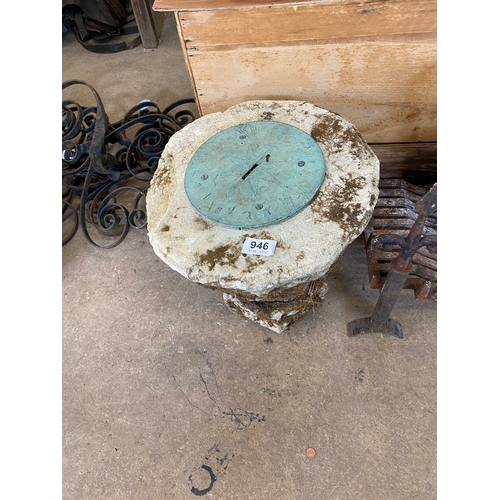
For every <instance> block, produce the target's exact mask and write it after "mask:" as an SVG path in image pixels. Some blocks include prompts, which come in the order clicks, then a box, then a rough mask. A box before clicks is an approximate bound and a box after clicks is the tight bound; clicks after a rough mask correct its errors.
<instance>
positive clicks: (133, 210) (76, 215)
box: [62, 80, 195, 249]
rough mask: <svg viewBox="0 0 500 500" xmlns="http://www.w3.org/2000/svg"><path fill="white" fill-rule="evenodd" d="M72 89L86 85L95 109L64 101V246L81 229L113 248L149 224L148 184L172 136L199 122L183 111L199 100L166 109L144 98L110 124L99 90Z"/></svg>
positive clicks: (96, 242) (65, 85)
mask: <svg viewBox="0 0 500 500" xmlns="http://www.w3.org/2000/svg"><path fill="white" fill-rule="evenodd" d="M72 85H84V86H86V87H87V88H88V89H89V90H90V91H91V92H92V94H93V96H94V99H95V106H92V107H83V106H81V105H80V104H78V103H77V102H76V101H73V100H63V102H62V187H63V189H62V222H63V240H62V244H63V245H65V244H67V243H68V242H69V241H70V240H71V239H72V238H73V237H74V236H75V234H76V233H77V232H78V229H79V228H80V229H81V230H82V232H83V234H84V236H85V238H86V239H87V240H88V241H89V242H90V243H91V244H92V245H95V246H97V247H100V248H104V249H109V248H114V247H116V246H117V245H118V244H120V243H121V242H122V241H123V240H124V239H125V237H126V236H127V234H128V232H129V230H130V229H131V228H138V229H140V228H143V227H144V226H145V225H146V211H145V198H146V192H147V189H148V188H149V183H150V181H151V179H152V177H153V175H154V173H155V171H156V168H157V166H158V161H159V160H160V157H161V154H162V152H163V150H164V148H165V145H166V144H167V142H168V141H169V139H170V137H172V135H173V134H175V132H177V131H178V130H180V129H181V128H182V127H184V126H186V125H187V124H188V123H191V122H192V121H193V120H194V119H195V116H194V113H193V112H192V111H190V110H189V109H187V108H185V107H184V106H186V105H189V104H194V102H195V101H194V99H182V100H179V101H176V102H174V103H172V104H170V105H169V106H168V107H167V108H165V109H163V110H161V108H160V107H159V106H158V105H157V104H156V103H154V102H152V101H149V100H145V101H142V102H140V103H139V104H137V105H135V106H134V107H133V108H131V109H130V110H129V111H128V112H127V113H126V115H125V116H124V118H123V119H122V120H120V121H118V122H115V123H109V119H108V116H107V114H106V111H105V109H104V105H103V103H102V100H101V98H100V96H99V94H98V93H97V92H96V90H95V89H94V88H93V87H92V86H90V85H89V84H87V83H85V82H83V81H81V80H69V81H66V82H64V83H63V86H62V88H63V90H64V89H66V88H68V87H70V86H72ZM91 233H92V235H91ZM110 240H111V243H109V241H110Z"/></svg>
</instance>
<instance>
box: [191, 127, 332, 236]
mask: <svg viewBox="0 0 500 500" xmlns="http://www.w3.org/2000/svg"><path fill="white" fill-rule="evenodd" d="M324 177H325V159H324V157H323V152H322V151H321V148H320V147H319V145H318V144H317V142H316V141H315V140H314V139H313V138H312V137H311V136H310V135H309V134H307V133H306V132H304V131H302V130H301V129H299V128H297V127H295V126H292V125H288V124H285V123H282V122H278V121H252V122H244V123H240V124H238V125H234V126H231V127H229V128H226V129H224V130H222V131H220V132H217V133H216V134H215V135H213V136H212V137H210V138H209V139H208V140H206V141H205V142H204V143H203V144H201V146H200V147H199V148H197V150H196V151H195V153H194V154H193V156H192V158H191V160H190V161H189V164H188V166H187V169H186V172H185V176H184V189H185V191H186V195H187V197H188V199H189V201H190V203H191V205H192V206H193V208H194V209H195V210H196V211H197V212H198V213H200V214H202V215H203V216H205V217H207V218H208V219H210V220H211V221H212V222H215V223H217V224H221V225H223V226H227V227H232V228H240V229H247V228H257V227H263V226H268V225H271V224H276V223H278V222H281V221H284V220H286V219H289V218H290V217H293V216H294V215H295V214H297V213H298V212H300V211H301V210H302V209H303V208H304V207H305V206H306V205H308V204H309V203H310V201H311V200H312V199H313V198H314V196H315V195H316V193H317V192H318V190H319V188H320V187H321V184H322V183H323V180H324Z"/></svg>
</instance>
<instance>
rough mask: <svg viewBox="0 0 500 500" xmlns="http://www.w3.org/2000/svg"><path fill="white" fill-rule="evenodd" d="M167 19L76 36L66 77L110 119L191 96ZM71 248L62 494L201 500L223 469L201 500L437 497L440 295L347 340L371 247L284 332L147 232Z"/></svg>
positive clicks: (342, 267)
mask: <svg viewBox="0 0 500 500" xmlns="http://www.w3.org/2000/svg"><path fill="white" fill-rule="evenodd" d="M155 19H156V20H157V22H158V26H159V28H160V30H161V32H162V35H161V42H160V44H159V47H158V48H157V49H154V50H149V51H144V49H143V48H142V46H139V47H137V48H136V49H133V50H131V51H127V52H121V53H117V54H109V55H108V54H106V55H101V54H94V53H92V52H89V51H87V50H85V49H84V48H82V47H81V46H80V45H79V44H78V43H77V42H76V41H75V40H74V38H73V37H72V35H65V36H64V37H63V49H62V54H63V57H62V61H63V69H62V75H63V81H64V80H69V79H74V78H78V79H82V80H84V81H86V82H87V83H89V84H90V85H92V86H93V87H94V88H95V89H96V90H97V92H98V93H99V94H100V96H101V98H102V100H103V102H104V106H105V108H106V111H107V113H108V115H109V117H110V119H111V121H115V120H118V119H119V118H121V117H122V116H123V114H124V113H125V112H126V111H127V110H128V109H129V108H130V107H132V106H133V105H134V104H136V103H138V102H139V101H141V100H142V99H146V98H148V99H151V100H153V101H155V102H157V103H158V104H159V106H160V107H161V108H163V107H166V106H167V105H168V104H170V103H171V102H173V101H174V100H177V99H180V98H185V97H192V90H191V87H190V82H189V77H188V73H187V70H186V67H185V64H184V60H183V55H182V52H181V49H180V45H179V42H178V38H177V31H176V28H175V23H174V20H173V16H172V15H170V14H168V15H164V14H155ZM64 97H65V98H73V99H75V100H76V101H78V102H79V103H80V104H84V105H89V104H91V103H92V99H91V96H90V94H89V93H88V91H86V90H85V89H83V87H82V88H81V89H79V88H76V87H72V88H70V89H68V91H65V93H64ZM333 111H334V110H333ZM62 257H63V262H62V264H63V271H62V275H63V311H62V319H63V366H62V371H63V401H62V408H63V435H62V442H63V462H62V465H63V468H62V471H63V498H64V499H66V500H86V499H103V500H104V499H105V500H115V499H116V500H125V499H127V500H128V499H140V500H149V499H151V500H158V499H169V500H170V499H171V500H184V499H191V498H195V497H196V496H201V493H202V490H203V489H205V488H207V487H208V486H209V485H210V483H211V480H212V479H213V477H211V476H210V471H212V472H213V476H214V477H215V478H216V480H215V482H213V487H212V489H211V491H210V492H208V493H207V494H206V495H205V497H206V498H216V499H222V500H225V499H245V500H257V499H258V500H271V499H272V500H295V499H297V500H298V499H301V500H319V499H326V500H353V499H354V500H365V499H366V500H368V499H370V500H378V499H381V500H382V499H383V500H402V499H421V500H430V499H434V498H436V489H437V478H436V309H437V308H436V304H429V303H419V302H416V301H415V300H414V299H413V293H412V292H410V291H404V292H403V293H402V295H401V297H400V299H399V301H398V303H397V305H396V307H395V309H394V311H393V314H392V317H393V318H394V319H395V320H396V321H398V322H399V323H401V325H402V326H403V332H404V339H402V340H400V339H397V338H396V337H387V336H380V335H373V336H359V337H355V338H351V337H348V336H347V334H346V325H347V323H348V322H349V321H351V320H353V319H356V318H359V317H363V316H369V315H370V314H371V312H372V310H373V306H374V304H375V302H376V299H377V294H378V292H377V291H376V290H371V289H370V288H369V286H368V277H367V270H366V265H365V258H364V250H363V247H362V242H361V240H360V239H357V240H356V241H355V242H354V243H353V244H352V245H350V246H349V247H348V249H347V250H346V252H345V253H344V255H343V256H342V257H341V258H340V259H339V261H338V262H337V264H336V266H335V267H334V269H333V272H332V273H331V275H330V276H329V278H328V283H329V286H330V291H329V293H328V296H327V298H326V300H325V302H324V305H323V306H322V307H321V308H319V309H318V310H316V311H314V313H313V314H311V315H310V316H308V317H307V318H305V319H304V320H302V321H301V322H299V323H297V324H296V325H293V326H292V327H291V329H290V330H289V331H288V332H285V333H283V334H281V335H279V334H275V333H273V332H271V331H269V330H266V329H264V328H263V327H260V326H258V325H256V324H254V323H251V322H248V321H244V320H242V319H241V318H239V317H238V316H237V315H236V314H234V313H232V312H231V311H229V310H228V309H227V308H226V306H224V305H223V303H222V296H221V294H220V293H219V292H214V291H210V290H206V289H204V288H201V287H199V286H197V285H194V284H192V283H191V282H189V281H188V280H186V279H185V278H183V277H182V276H180V275H178V274H177V273H176V272H174V271H172V270H171V269H170V268H169V267H168V266H167V265H166V264H164V263H163V262H162V261H160V260H159V259H158V258H157V257H156V255H155V254H154V252H153V250H152V248H151V246H150V244H149V241H148V237H147V233H146V230H141V231H139V230H136V231H134V232H132V233H130V234H129V236H127V238H126V239H125V241H124V242H123V243H122V244H121V245H119V246H118V247H117V248H115V249H113V250H101V249H97V248H95V247H93V246H92V245H90V244H89V243H87V242H86V240H85V239H84V238H83V236H82V234H81V233H78V234H77V236H76V237H75V238H74V239H73V240H72V241H71V242H70V243H69V244H68V245H66V246H65V247H64V248H63V252H62ZM309 447H312V448H314V449H315V451H316V455H315V456H314V457H313V458H309V457H308V456H306V449H307V448H309ZM200 492H201V493H200ZM196 493H198V495H197V494H196Z"/></svg>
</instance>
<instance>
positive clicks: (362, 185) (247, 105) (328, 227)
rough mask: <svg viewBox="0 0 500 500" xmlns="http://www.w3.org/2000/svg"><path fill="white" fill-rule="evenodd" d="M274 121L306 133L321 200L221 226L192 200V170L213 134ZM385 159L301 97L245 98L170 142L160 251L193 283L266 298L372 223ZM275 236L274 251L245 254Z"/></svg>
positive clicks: (316, 272)
mask: <svg viewBox="0 0 500 500" xmlns="http://www.w3.org/2000/svg"><path fill="white" fill-rule="evenodd" d="M262 120H270V121H276V122H281V123H285V124H288V125H292V126H294V127H297V128H299V129H300V130H302V131H304V132H306V133H308V134H309V135H310V136H311V137H312V138H313V139H314V140H315V141H316V142H317V143H318V145H319V146H320V148H321V150H322V152H323V155H324V159H325V165H326V175H325V179H324V181H323V184H322V185H321V187H320V189H319V191H318V193H317V194H316V196H315V198H314V199H313V200H312V201H311V202H310V203H309V205H307V206H306V207H305V208H304V209H303V210H302V211H300V212H299V213H297V214H296V215H295V216H293V217H292V218H290V219H287V220H284V221H282V222H279V223H276V224H272V225H268V226H265V227H262V228H252V229H237V228H231V227H226V226H222V225H220V224H217V223H214V222H212V221H210V220H209V219H207V218H206V217H204V216H203V215H200V214H199V213H198V212H197V211H196V210H195V209H194V208H193V207H192V206H191V204H190V202H189V199H188V197H187V195H186V192H185V190H184V174H185V171H186V169H187V166H188V164H189V161H190V159H191V157H192V156H193V154H194V153H195V151H196V150H197V149H198V148H199V147H200V146H201V145H202V144H203V143H204V142H205V141H206V140H207V139H209V138H210V137H212V136H214V135H215V134H216V133H218V132H220V131H222V130H225V129H227V128H229V127H232V126H234V125H238V124H240V123H244V122H251V121H262ZM378 181H379V160H378V158H377V157H376V156H375V154H374V153H373V151H372V150H371V148H370V147H369V146H368V144H367V143H366V141H365V140H364V139H363V138H362V136H361V135H360V133H359V132H358V130H357V129H356V128H355V127H354V126H353V125H352V124H351V123H350V122H349V121H347V120H346V119H344V118H342V117H341V116H339V115H337V114H335V113H332V112H330V111H327V110H325V109H321V108H318V107H317V106H314V105H312V104H309V103H306V102H302V101H271V100H265V101H247V102H244V103H242V104H238V105H236V106H232V107H231V108H229V109H228V110H226V111H225V112H223V113H213V114H209V115H205V116H203V117H201V118H198V119H197V120H195V121H194V122H192V123H190V124H189V125H187V126H186V127H184V128H183V129H181V130H180V131H178V132H177V133H175V134H174V135H173V136H172V137H171V138H170V140H169V142H168V143H167V146H166V147H165V150H164V152H163V154H162V157H161V159H160V162H159V164H158V168H157V170H156V172H155V175H154V177H153V179H152V181H151V186H150V188H149V190H148V193H147V198H146V200H147V217H148V235H149V239H150V242H151V245H152V246H153V249H154V251H155V253H156V254H157V255H158V257H160V258H161V259H162V260H163V261H164V262H165V263H166V264H168V265H169V266H170V267H171V268H172V269H174V270H175V271H177V272H179V273H180V274H182V275H183V276H185V277H186V278H188V279H189V280H191V281H193V282H195V283H199V284H202V285H206V286H210V287H214V288H218V289H221V290H223V291H226V292H229V293H241V292H248V293H250V294H253V295H259V296H264V295H267V294H268V293H270V292H273V291H276V290H277V289H284V288H290V287H293V286H296V285H299V284H301V283H306V282H309V281H311V280H315V279H318V278H320V277H322V276H323V275H324V274H325V273H326V272H327V271H328V270H329V268H330V267H331V265H332V264H333V263H334V262H335V261H336V259H337V258H338V257H339V256H340V254H341V253H342V251H343V250H344V248H345V247H346V246H347V245H348V244H349V243H351V242H352V241H353V240H354V239H355V238H356V237H357V236H359V235H360V234H361V232H362V231H363V230H364V228H365V227H366V225H367V223H368V221H369V220H370V217H371V215H372V213H373V208H374V206H375V203H376V201H377V198H378ZM247 237H250V238H255V239H262V240H272V241H275V242H276V248H275V251H274V254H273V255H272V256H262V255H250V254H243V253H242V248H243V243H244V242H245V240H246V238H247Z"/></svg>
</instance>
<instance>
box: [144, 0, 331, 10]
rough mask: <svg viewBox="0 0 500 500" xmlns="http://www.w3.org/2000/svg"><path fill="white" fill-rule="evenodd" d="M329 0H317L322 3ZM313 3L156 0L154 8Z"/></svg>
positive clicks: (297, 1) (206, 8) (308, 0)
mask: <svg viewBox="0 0 500 500" xmlns="http://www.w3.org/2000/svg"><path fill="white" fill-rule="evenodd" d="M326 1H329V0H315V2H314V3H322V2H326ZM301 3H312V2H311V0H294V1H290V0H274V1H270V0H155V2H154V4H153V9H154V10H158V11H171V10H173V11H180V10H213V9H241V8H251V7H268V6H272V5H283V4H291V5H295V4H301Z"/></svg>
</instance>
